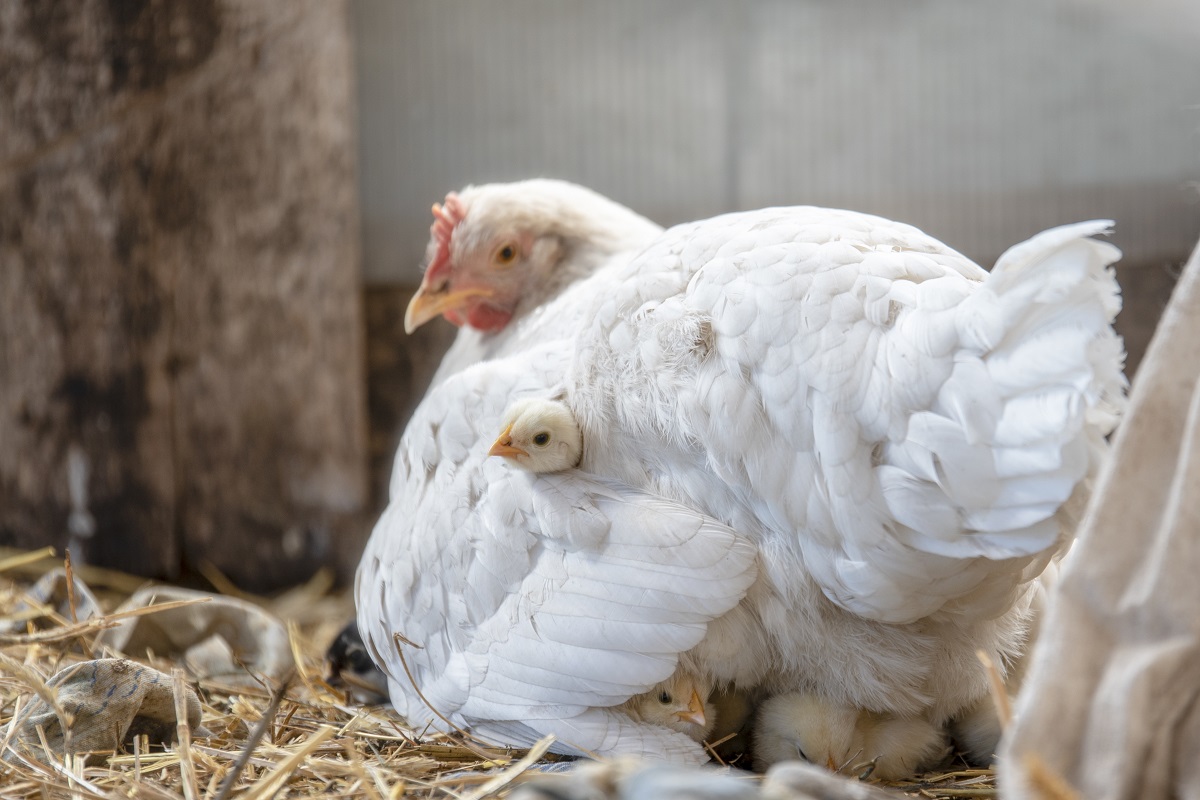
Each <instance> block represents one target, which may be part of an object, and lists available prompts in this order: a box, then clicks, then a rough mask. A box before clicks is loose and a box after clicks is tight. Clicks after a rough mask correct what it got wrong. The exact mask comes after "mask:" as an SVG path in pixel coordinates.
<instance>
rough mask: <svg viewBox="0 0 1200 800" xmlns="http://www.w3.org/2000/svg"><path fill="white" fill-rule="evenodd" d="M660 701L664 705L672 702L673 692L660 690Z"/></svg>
mask: <svg viewBox="0 0 1200 800" xmlns="http://www.w3.org/2000/svg"><path fill="white" fill-rule="evenodd" d="M658 702H660V703H662V704H663V705H664V706H665V705H666V704H667V703H670V702H671V693H670V692H659V693H658Z"/></svg>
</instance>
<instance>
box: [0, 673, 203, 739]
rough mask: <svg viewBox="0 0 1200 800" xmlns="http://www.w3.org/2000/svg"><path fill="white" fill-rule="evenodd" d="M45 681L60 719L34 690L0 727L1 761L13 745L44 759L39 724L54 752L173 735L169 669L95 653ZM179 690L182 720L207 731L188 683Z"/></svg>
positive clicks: (198, 731) (195, 730)
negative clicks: (184, 715) (184, 711)
mask: <svg viewBox="0 0 1200 800" xmlns="http://www.w3.org/2000/svg"><path fill="white" fill-rule="evenodd" d="M46 686H47V687H49V688H50V689H52V690H54V691H55V693H56V695H57V698H58V703H59V705H60V706H61V707H62V710H63V711H64V712H65V714H66V719H65V720H64V719H60V718H59V715H58V712H56V711H55V709H54V707H53V706H52V705H51V704H50V703H48V702H46V701H45V700H44V699H43V698H41V697H37V696H35V697H34V698H33V699H32V700H30V702H29V703H28V704H27V705H24V706H22V708H21V710H20V713H19V714H18V715H17V716H16V717H14V718H13V720H12V721H11V722H10V723H9V724H8V725H7V726H5V727H4V728H3V729H0V741H4V740H8V741H9V747H8V749H6V750H5V751H4V754H3V759H4V760H5V761H9V762H12V761H15V760H16V759H17V756H16V754H15V753H14V752H12V751H13V750H16V751H18V752H21V751H24V752H25V753H26V754H27V755H28V756H29V757H31V758H33V759H35V760H38V761H42V760H44V759H45V753H44V751H43V749H42V745H41V739H40V737H39V736H38V727H39V726H41V728H42V731H43V733H45V736H46V743H47V744H48V745H49V747H50V750H51V751H52V752H53V753H54V754H55V755H57V756H58V757H59V758H62V757H63V756H64V755H83V754H88V753H97V752H113V751H115V750H118V749H119V748H120V747H121V746H122V745H125V744H129V743H130V742H132V741H133V739H134V738H135V737H137V736H141V735H146V736H147V737H149V740H150V742H151V743H152V744H166V743H168V742H171V741H173V740H174V739H175V733H176V725H177V721H176V718H175V691H174V685H173V682H172V679H171V676H170V675H166V674H164V673H162V672H159V671H158V670H156V669H152V668H151V667H147V666H145V665H143V664H138V663H136V662H133V661H128V660H126V659H123V658H101V659H97V660H95V661H84V662H82V663H79V664H73V665H71V666H69V667H66V668H64V669H62V670H60V671H59V672H58V673H56V674H55V675H54V677H52V678H51V679H50V680H48V681H46ZM185 690H186V692H187V697H186V703H187V718H188V719H187V721H188V726H189V727H190V728H191V729H192V732H193V735H195V736H210V735H211V734H210V733H209V732H208V731H207V730H205V729H204V728H203V727H201V725H200V721H201V708H200V700H199V698H197V697H196V693H195V692H193V691H192V689H191V688H190V687H185ZM64 723H66V727H64ZM88 760H90V761H95V760H96V759H95V758H89V759H88Z"/></svg>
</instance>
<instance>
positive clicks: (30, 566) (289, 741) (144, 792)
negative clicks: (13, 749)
mask: <svg viewBox="0 0 1200 800" xmlns="http://www.w3.org/2000/svg"><path fill="white" fill-rule="evenodd" d="M60 563H61V562H59V561H57V560H55V559H53V558H52V557H51V555H50V554H49V553H48V552H43V553H37V554H20V553H17V552H15V551H2V550H0V618H5V619H9V620H12V619H24V618H29V619H32V618H34V617H37V616H43V617H44V616H46V615H47V613H48V614H49V621H48V622H43V623H42V624H43V625H44V627H40V628H39V629H36V630H31V628H32V626H27V628H26V630H25V631H23V632H22V631H17V632H14V633H9V634H4V635H0V725H7V724H8V723H9V722H10V721H11V720H12V719H13V718H14V716H16V715H18V714H19V713H20V709H21V708H22V706H25V705H27V704H29V703H31V702H33V701H34V700H35V698H37V697H38V696H39V695H41V696H46V695H50V696H53V694H54V690H53V689H48V688H47V687H46V685H45V684H46V681H48V680H50V678H51V677H52V676H53V675H55V674H56V673H58V672H59V671H60V670H62V669H63V668H64V667H68V666H70V665H71V664H74V663H77V662H81V661H84V660H87V659H91V658H105V657H111V656H115V655H119V654H116V653H113V652H106V651H105V650H106V649H105V648H104V647H103V646H98V645H97V642H96V640H97V637H98V635H99V634H100V632H101V631H102V630H105V629H106V628H109V627H112V626H113V625H115V624H116V623H117V621H118V620H117V619H116V618H115V617H114V615H113V614H112V609H114V608H116V607H117V606H118V605H119V604H120V603H121V602H122V601H123V600H125V599H126V598H127V597H129V596H130V595H131V594H132V593H133V592H134V591H135V590H136V589H137V588H139V587H141V586H143V585H144V584H145V583H146V582H145V581H143V580H141V579H139V578H135V577H132V576H129V575H124V574H121V573H116V572H109V571H104V570H97V569H88V568H81V569H79V570H78V571H77V572H78V574H79V576H80V577H81V578H82V579H83V580H84V581H85V582H86V583H87V585H88V586H89V587H90V588H91V589H93V590H94V591H95V593H96V595H97V598H98V599H99V601H100V605H101V607H102V609H103V610H104V611H105V612H106V615H105V616H103V617H100V618H99V619H91V620H86V621H80V622H74V621H72V620H71V619H69V618H68V617H69V614H68V615H66V616H64V615H62V614H57V615H56V614H54V613H53V612H52V610H51V609H48V608H45V607H41V608H32V609H30V608H29V607H28V605H29V604H28V596H27V595H26V591H27V590H28V588H29V587H30V585H31V584H32V583H33V582H34V580H35V579H36V578H37V577H38V576H39V575H41V574H42V573H44V572H46V571H47V570H48V569H50V568H51V567H54V566H57V565H59V564H60ZM209 577H210V580H211V581H212V582H213V584H214V586H215V588H216V590H217V591H218V592H220V593H223V594H224V595H226V596H237V597H240V598H241V599H243V600H250V601H252V602H254V603H255V604H256V605H259V606H261V607H262V608H264V609H265V610H266V611H268V612H269V613H270V614H273V615H275V616H276V617H278V618H279V619H281V620H283V621H284V622H285V623H286V626H287V631H288V638H289V640H290V646H291V650H292V655H293V657H294V659H295V662H296V663H295V669H294V671H293V672H292V673H291V675H290V676H288V677H287V678H285V679H284V680H282V681H272V680H271V679H268V678H266V677H265V676H262V675H257V676H252V675H250V674H249V673H248V674H247V678H246V681H245V683H244V684H241V685H239V684H240V683H241V682H229V681H224V680H215V679H214V680H199V681H197V680H195V679H193V678H192V677H191V676H189V675H187V674H186V673H185V672H184V671H183V670H182V669H181V668H180V665H179V664H178V663H174V662H172V661H170V660H167V659H163V658H157V657H154V656H153V655H149V656H147V657H145V658H142V659H140V660H141V661H143V662H144V663H147V664H148V665H149V666H151V667H154V668H155V669H158V670H160V671H162V672H163V673H166V674H168V675H171V676H172V679H173V680H174V681H175V687H176V689H177V691H176V695H177V697H182V696H183V694H184V691H183V685H184V684H185V683H186V685H187V686H190V687H191V688H192V689H194V690H195V692H196V694H197V696H198V697H199V700H200V703H201V708H202V725H203V727H202V728H201V729H200V730H199V731H192V730H191V728H190V726H189V725H188V724H187V715H186V713H184V714H183V715H182V719H183V722H182V723H177V724H176V731H175V733H176V734H177V739H178V740H179V741H183V742H185V743H186V742H190V746H187V747H180V746H178V745H177V744H172V745H168V746H166V747H163V746H152V745H150V744H149V743H148V740H147V739H146V738H145V737H140V738H138V739H135V740H134V741H133V745H132V747H128V748H126V751H125V752H120V753H116V754H102V755H100V756H93V757H92V758H90V759H88V761H87V763H86V764H85V763H84V761H83V759H82V758H77V759H72V758H66V759H64V758H63V757H61V756H60V755H55V754H53V753H52V752H50V748H49V747H41V748H38V749H37V757H34V758H31V757H26V758H24V759H23V760H16V761H15V762H14V761H10V762H9V763H3V762H0V785H3V790H2V792H0V793H2V794H3V796H4V797H5V798H13V800H17V799H18V798H20V799H22V800H23V799H24V798H31V799H32V798H38V800H46V799H48V798H60V797H61V798H68V797H69V798H118V797H120V798H129V797H138V798H151V799H154V800H157V799H159V798H161V799H162V800H167V798H171V799H172V800H175V799H180V800H201V798H211V799H212V800H222V799H223V798H239V799H240V800H265V798H272V797H276V798H279V797H290V798H296V797H315V796H321V797H324V798H338V797H346V798H349V797H355V798H357V797H363V798H398V797H453V798H480V797H493V796H495V797H503V796H505V795H506V794H508V793H509V792H510V791H512V789H513V788H514V787H515V786H517V785H519V784H520V783H522V782H524V781H527V780H529V779H530V778H531V777H534V776H536V775H538V774H539V770H540V767H541V766H542V765H544V764H548V763H551V762H553V761H555V760H556V759H555V758H554V757H553V756H547V755H545V754H544V747H542V748H535V750H534V751H532V752H527V751H512V750H504V749H496V748H489V747H485V746H482V745H481V744H479V743H477V742H472V741H469V740H466V739H464V738H462V737H458V736H445V735H441V734H436V733H430V732H421V731H413V730H410V729H409V728H408V727H407V726H406V725H405V724H404V723H403V721H402V720H400V719H399V718H398V717H396V716H395V715H394V714H392V713H391V712H390V710H389V709H387V708H384V707H378V706H374V707H368V706H362V705H358V704H356V703H355V702H353V701H352V700H351V699H349V698H348V697H347V696H346V695H345V694H344V693H343V692H342V691H340V690H339V689H337V688H334V687H331V686H330V685H329V684H328V683H326V681H325V679H324V667H323V654H324V651H325V648H326V646H327V645H328V644H329V642H330V641H331V640H332V639H333V637H334V636H335V635H336V634H337V632H338V630H339V629H340V627H341V625H342V623H344V622H345V620H346V619H348V618H349V617H350V616H351V614H352V603H351V600H350V597H349V594H348V593H346V592H335V591H333V587H332V585H331V581H330V580H329V578H328V576H325V575H318V576H316V577H315V578H314V579H313V580H311V581H310V582H309V583H308V584H307V585H304V586H301V587H298V588H295V589H293V590H290V591H288V592H285V593H283V594H281V595H279V596H278V597H275V598H271V599H266V598H256V597H250V596H248V595H245V594H244V593H241V592H238V591H237V589H236V587H233V586H231V585H229V584H228V582H227V581H224V580H223V579H222V578H221V576H219V575H217V574H211V575H210V576H209ZM140 613H145V614H153V613H158V612H157V611H156V609H153V608H152V609H148V610H145V611H143V612H140ZM177 707H178V703H177ZM204 733H208V734H211V736H210V737H205V736H203V735H201V734H204ZM546 744H548V743H546ZM891 786H893V787H895V788H896V789H900V790H903V791H904V792H905V793H906V794H908V795H910V796H915V797H925V798H958V797H994V796H996V789H995V785H994V781H993V774H992V772H991V771H990V770H967V769H964V770H959V771H953V772H947V773H943V774H941V775H929V776H924V778H923V779H922V780H921V781H919V782H908V783H903V784H891Z"/></svg>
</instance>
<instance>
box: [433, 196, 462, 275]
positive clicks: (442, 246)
mask: <svg viewBox="0 0 1200 800" xmlns="http://www.w3.org/2000/svg"><path fill="white" fill-rule="evenodd" d="M465 216H466V212H465V211H464V210H463V206H462V201H461V200H459V199H458V195H457V194H456V193H454V192H451V193H450V194H448V195H446V200H445V201H444V202H443V203H440V204H439V203H434V204H433V224H432V225H430V226H429V234H430V236H432V237H433V239H434V241H436V242H437V253H436V254H435V255H434V257H433V260H431V261H430V262H429V269H428V270H426V272H425V275H426V280H429V279H430V278H431V277H432V278H433V279H434V280H438V279H439V278H440V275H439V273H440V272H442V271H444V270H445V269H446V268H447V266H448V265H449V263H450V237H451V236H453V234H454V226H456V225H458V223H460V222H462V221H463V218H464V217H465Z"/></svg>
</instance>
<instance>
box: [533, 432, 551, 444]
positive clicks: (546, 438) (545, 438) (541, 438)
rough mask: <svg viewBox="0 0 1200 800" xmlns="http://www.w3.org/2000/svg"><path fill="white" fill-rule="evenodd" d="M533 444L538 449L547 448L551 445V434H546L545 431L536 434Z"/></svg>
mask: <svg viewBox="0 0 1200 800" xmlns="http://www.w3.org/2000/svg"><path fill="white" fill-rule="evenodd" d="M533 443H534V444H536V445H537V446H538V447H545V446H546V445H548V444H550V434H548V433H546V432H545V431H542V432H541V433H538V434H535V435H534V437H533Z"/></svg>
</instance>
